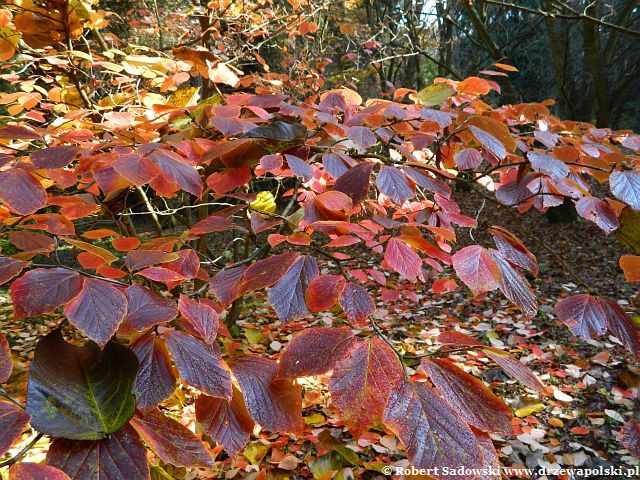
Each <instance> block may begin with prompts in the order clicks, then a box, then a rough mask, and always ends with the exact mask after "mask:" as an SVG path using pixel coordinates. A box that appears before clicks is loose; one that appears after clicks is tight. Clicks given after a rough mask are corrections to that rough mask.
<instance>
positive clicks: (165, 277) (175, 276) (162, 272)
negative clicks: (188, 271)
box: [138, 267, 186, 283]
mask: <svg viewBox="0 0 640 480" xmlns="http://www.w3.org/2000/svg"><path fill="white" fill-rule="evenodd" d="M138 275H140V276H142V277H145V278H148V279H149V280H153V281H154V282H162V283H174V282H176V283H181V282H184V281H185V280H186V278H185V277H184V276H183V275H182V274H180V273H178V272H176V271H175V270H169V269H168V268H163V267H149V268H145V269H144V270H140V271H139V272H138Z"/></svg>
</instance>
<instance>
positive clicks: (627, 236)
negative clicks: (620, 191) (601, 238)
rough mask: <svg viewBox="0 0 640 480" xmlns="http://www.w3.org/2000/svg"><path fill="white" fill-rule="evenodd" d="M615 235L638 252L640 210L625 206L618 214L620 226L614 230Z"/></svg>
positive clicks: (639, 251) (639, 243)
mask: <svg viewBox="0 0 640 480" xmlns="http://www.w3.org/2000/svg"><path fill="white" fill-rule="evenodd" d="M616 237H618V240H620V241H621V242H622V243H624V244H626V245H629V246H630V247H631V248H633V249H634V250H635V252H636V253H640V212H636V211H634V210H632V209H631V208H630V207H627V208H625V209H624V210H623V211H622V214H621V215H620V228H618V230H617V231H616Z"/></svg>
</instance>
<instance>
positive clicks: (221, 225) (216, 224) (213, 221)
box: [189, 215, 247, 235]
mask: <svg viewBox="0 0 640 480" xmlns="http://www.w3.org/2000/svg"><path fill="white" fill-rule="evenodd" d="M227 230H240V231H241V232H246V231H247V229H246V228H244V227H243V226H241V225H238V224H236V223H234V222H232V221H231V220H228V219H226V218H224V217H221V216H218V215H211V216H210V217H207V218H205V219H204V220H201V221H199V222H198V223H196V224H195V225H194V226H193V227H192V228H191V229H190V230H189V233H190V234H191V235H203V234H205V233H212V232H226V231H227Z"/></svg>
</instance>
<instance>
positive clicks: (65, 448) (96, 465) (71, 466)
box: [47, 424, 149, 480]
mask: <svg viewBox="0 0 640 480" xmlns="http://www.w3.org/2000/svg"><path fill="white" fill-rule="evenodd" d="M47 464H49V465H51V466H53V467H56V468H59V469H60V470H62V471H63V472H65V473H66V474H67V475H69V476H70V477H71V478H72V479H73V480H122V479H123V478H126V479H127V480H148V479H149V462H148V460H147V451H146V449H145V448H144V444H143V443H142V440H141V439H140V436H139V435H138V433H137V432H136V431H135V430H134V429H133V427H132V426H131V425H128V424H127V425H125V426H124V427H122V428H121V429H120V430H118V431H117V432H115V433H114V434H113V435H111V436H110V437H109V438H105V439H103V440H93V441H87V440H66V439H63V438H58V439H55V440H54V441H53V442H52V443H51V446H50V447H49V452H48V453H47Z"/></svg>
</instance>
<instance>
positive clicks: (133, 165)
mask: <svg viewBox="0 0 640 480" xmlns="http://www.w3.org/2000/svg"><path fill="white" fill-rule="evenodd" d="M109 165H110V166H111V167H112V168H113V169H114V170H115V171H116V172H118V173H119V174H120V175H122V176H123V177H124V178H126V179H127V180H129V181H130V182H131V183H133V184H134V185H135V186H136V187H141V186H142V185H145V184H147V183H149V182H150V181H151V180H153V179H154V178H156V177H157V176H158V175H160V173H161V172H162V170H161V169H160V167H159V166H158V165H156V164H155V163H153V162H152V161H151V160H149V159H148V158H146V157H141V156H140V155H137V154H135V153H131V154H126V155H116V156H115V157H114V158H113V159H112V160H111V163H110V164H109Z"/></svg>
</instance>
